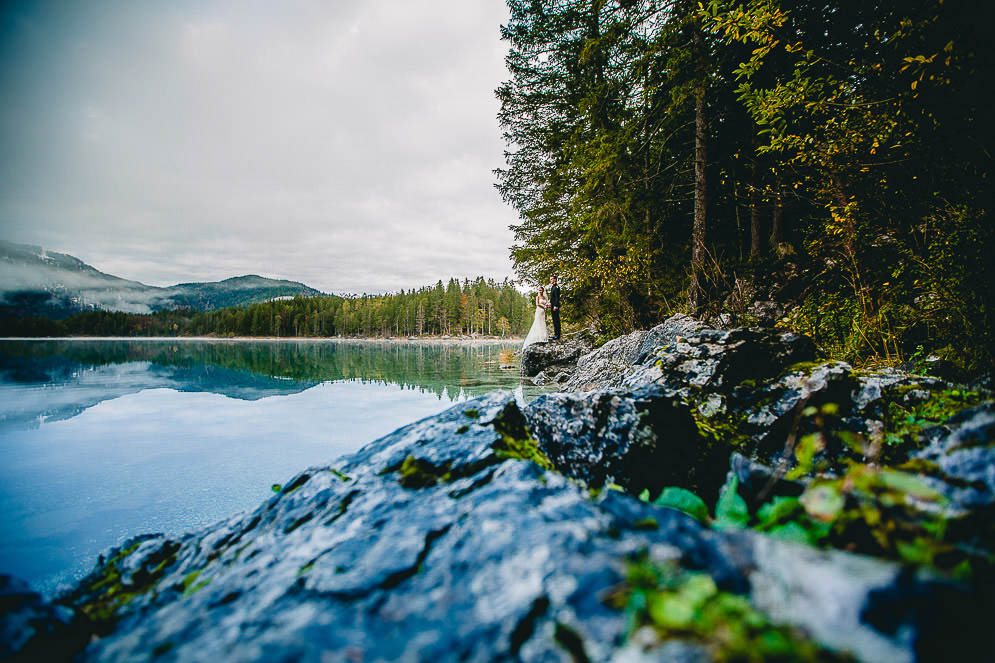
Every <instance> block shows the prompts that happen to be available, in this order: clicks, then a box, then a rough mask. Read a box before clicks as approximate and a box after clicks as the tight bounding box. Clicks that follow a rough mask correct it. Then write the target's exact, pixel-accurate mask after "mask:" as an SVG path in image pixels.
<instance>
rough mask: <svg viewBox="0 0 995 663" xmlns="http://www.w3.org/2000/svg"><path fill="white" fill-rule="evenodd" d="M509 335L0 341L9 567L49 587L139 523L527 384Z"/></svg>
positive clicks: (232, 495) (231, 504)
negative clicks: (487, 341) (499, 339)
mask: <svg viewBox="0 0 995 663" xmlns="http://www.w3.org/2000/svg"><path fill="white" fill-rule="evenodd" d="M511 349H517V347H516V346H508V345H505V346H497V345H478V346H458V345H441V344H440V345H426V344H415V343H411V344H387V343H351V342H327V341H300V342H293V341H288V342H279V341H277V342H270V341H261V342H242V341H239V342H233V341H186V340H184V341H176V340H123V341H122V340H116V341H94V340H72V341H0V572H5V573H13V574H15V575H18V576H20V577H22V578H24V579H26V580H28V581H29V582H31V584H32V585H34V586H35V588H36V589H39V590H41V591H43V592H45V593H47V594H51V593H52V592H54V591H55V590H56V589H57V588H58V587H59V586H60V585H61V584H64V583H69V582H71V581H73V580H75V579H78V578H80V577H82V575H84V574H85V573H86V572H87V571H89V570H90V568H92V566H93V564H94V563H95V561H96V559H97V556H98V555H99V554H100V553H101V552H104V551H105V550H106V549H107V548H109V547H110V546H113V545H116V544H118V543H120V542H121V541H123V540H124V539H126V538H127V537H129V536H132V535H135V534H139V533H144V532H165V533H167V534H180V533H182V532H185V531H188V530H190V529H193V528H197V527H200V526H203V525H207V524H209V523H212V522H214V521H216V520H218V519H220V518H224V517H227V516H230V515H232V514H234V513H237V512H239V511H242V510H245V509H249V508H253V507H255V506H256V505H258V504H259V502H261V501H262V500H263V499H265V498H267V497H268V496H269V495H271V493H270V486H271V485H272V484H274V483H284V482H286V481H287V479H289V478H290V477H291V476H293V475H294V474H296V473H297V472H299V471H300V470H302V469H304V468H305V467H307V466H309V465H316V464H321V463H329V462H330V461H332V460H333V459H335V458H336V457H337V456H340V455H342V454H345V453H349V452H352V451H355V450H356V449H358V448H359V447H360V446H362V445H363V444H365V443H366V442H369V441H370V440H373V439H376V438H377V437H379V436H381V435H384V434H386V433H389V432H391V431H393V430H395V429H396V428H398V427H399V426H402V425H404V424H406V423H409V422H411V421H414V420H416V419H419V418H421V417H424V416H428V415H430V414H434V413H436V412H439V411H441V410H443V409H445V408H446V407H448V406H449V405H450V404H451V403H452V402H454V401H456V400H460V399H463V398H470V397H474V396H478V395H481V394H483V393H486V392H487V391H490V390H492V389H499V388H501V389H515V388H517V387H518V386H519V378H518V371H517V369H512V370H509V369H503V370H502V369H501V368H500V364H501V363H502V359H505V360H506V359H507V358H508V356H509V355H508V352H509V350H511ZM502 353H504V354H503V355H502ZM515 362H516V363H517V357H516V359H515ZM535 391H536V390H535V388H531V389H527V390H526V392H525V394H527V395H531V394H534V393H535Z"/></svg>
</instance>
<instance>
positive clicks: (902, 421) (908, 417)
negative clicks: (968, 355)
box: [884, 385, 988, 449]
mask: <svg viewBox="0 0 995 663" xmlns="http://www.w3.org/2000/svg"><path fill="white" fill-rule="evenodd" d="M919 392H926V393H928V394H929V395H928V397H927V398H925V399H924V400H923V399H921V398H920V397H919V396H918V393H919ZM887 396H888V397H890V399H889V401H888V404H887V407H886V409H885V417H884V424H885V442H886V443H887V444H888V445H889V446H891V447H902V448H911V449H914V448H917V447H918V446H920V434H921V433H922V431H923V430H924V429H926V428H930V427H932V426H936V425H939V424H942V423H944V422H946V421H947V419H949V418H950V417H952V416H954V415H955V414H957V413H958V412H960V411H962V410H966V409H968V408H972V407H975V406H977V405H980V404H981V403H984V402H985V401H986V400H988V399H986V398H985V397H983V396H982V395H981V394H979V393H978V392H975V391H968V390H964V389H954V388H943V389H929V388H928V387H923V386H922V385H901V386H899V387H895V388H893V389H892V390H890V393H889V394H887Z"/></svg>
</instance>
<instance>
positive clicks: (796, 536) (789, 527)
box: [769, 521, 814, 544]
mask: <svg viewBox="0 0 995 663" xmlns="http://www.w3.org/2000/svg"><path fill="white" fill-rule="evenodd" d="M769 534H770V535H771V536H772V537H774V538H775V539H781V540H782V541H794V542H795V543H805V544H812V543H814V541H812V537H811V536H809V533H808V530H806V529H805V528H804V527H802V526H801V525H799V524H798V523H796V522H793V521H792V522H790V523H785V524H784V525H779V526H777V527H774V528H772V529H771V530H770V532H769Z"/></svg>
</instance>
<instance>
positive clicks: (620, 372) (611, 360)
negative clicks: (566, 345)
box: [564, 331, 648, 391]
mask: <svg viewBox="0 0 995 663" xmlns="http://www.w3.org/2000/svg"><path fill="white" fill-rule="evenodd" d="M647 333H648V332H645V331H635V332H632V333H631V334H628V335H627V336H621V337H619V338H616V339H613V340H611V341H608V342H607V343H605V344H604V345H603V346H601V347H600V348H598V349H597V350H594V351H593V352H590V353H588V354H586V355H584V356H582V357H580V358H579V359H578V360H577V369H576V370H575V371H574V373H573V375H572V376H571V378H570V380H568V381H567V384H566V385H564V388H565V389H567V390H569V391H576V390H590V389H594V388H598V389H610V388H612V387H614V386H617V385H616V383H617V382H618V381H619V380H620V379H621V378H622V377H623V376H624V375H625V374H626V373H627V372H628V370H629V368H630V367H631V366H632V365H633V364H634V363H635V362H636V360H637V359H638V358H639V356H640V354H641V352H642V347H643V340H644V339H645V338H646V336H647Z"/></svg>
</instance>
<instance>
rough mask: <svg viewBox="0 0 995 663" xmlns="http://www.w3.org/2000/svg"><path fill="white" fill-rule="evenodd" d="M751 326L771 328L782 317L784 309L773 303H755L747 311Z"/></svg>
mask: <svg viewBox="0 0 995 663" xmlns="http://www.w3.org/2000/svg"><path fill="white" fill-rule="evenodd" d="M746 317H747V318H748V319H749V320H750V325H751V326H757V327H773V326H774V325H775V324H777V322H778V321H779V320H780V319H781V318H783V317H784V307H783V306H781V305H780V304H778V303H777V302H773V301H755V302H753V303H752V304H751V305H750V307H749V309H747V312H746Z"/></svg>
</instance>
